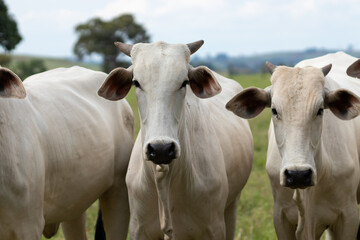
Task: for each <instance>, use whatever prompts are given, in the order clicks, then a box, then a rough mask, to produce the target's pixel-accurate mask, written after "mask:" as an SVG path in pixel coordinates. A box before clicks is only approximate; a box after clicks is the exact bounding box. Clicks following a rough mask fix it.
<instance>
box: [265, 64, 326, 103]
mask: <svg viewBox="0 0 360 240" xmlns="http://www.w3.org/2000/svg"><path fill="white" fill-rule="evenodd" d="M271 83H272V91H273V92H274V93H276V94H277V95H280V96H281V98H284V99H285V100H286V101H291V100H292V99H295V100H296V101H299V100H300V99H306V98H309V97H310V98H312V97H315V96H314V95H320V96H319V97H323V92H324V85H325V78H324V75H323V73H322V72H321V70H320V69H318V68H313V67H306V68H290V67H284V66H280V67H277V68H276V71H275V72H274V74H273V76H272V77H271Z"/></svg>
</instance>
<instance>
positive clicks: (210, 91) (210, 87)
mask: <svg viewBox="0 0 360 240" xmlns="http://www.w3.org/2000/svg"><path fill="white" fill-rule="evenodd" d="M188 77H189V84H190V87H191V90H192V91H193V93H194V94H195V95H196V96H198V97H199V98H209V97H212V96H215V95H216V94H218V93H220V92H221V86H220V84H219V83H218V81H217V80H216V78H215V76H214V74H213V73H212V72H211V70H210V69H208V68H207V67H204V66H200V67H196V68H191V69H190V70H189V73H188Z"/></svg>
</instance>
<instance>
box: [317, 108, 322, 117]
mask: <svg viewBox="0 0 360 240" xmlns="http://www.w3.org/2000/svg"><path fill="white" fill-rule="evenodd" d="M323 113H324V109H323V108H320V109H319V110H318V112H317V114H316V115H317V116H322V115H323Z"/></svg>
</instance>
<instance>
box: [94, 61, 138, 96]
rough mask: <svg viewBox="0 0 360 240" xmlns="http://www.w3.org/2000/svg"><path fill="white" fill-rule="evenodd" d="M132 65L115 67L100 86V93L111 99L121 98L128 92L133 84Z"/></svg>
mask: <svg viewBox="0 0 360 240" xmlns="http://www.w3.org/2000/svg"><path fill="white" fill-rule="evenodd" d="M132 79H133V71H132V67H129V68H128V69H125V68H121V67H119V68H115V69H114V70H112V71H111V72H110V73H109V75H108V76H107V78H106V79H105V82H104V83H103V85H102V86H101V87H100V89H99V91H98V95H99V96H101V97H103V98H106V99H108V100H111V101H116V100H120V99H122V98H124V97H126V95H127V94H128V92H129V91H130V88H131V85H132Z"/></svg>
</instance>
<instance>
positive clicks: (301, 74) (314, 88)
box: [226, 63, 360, 188]
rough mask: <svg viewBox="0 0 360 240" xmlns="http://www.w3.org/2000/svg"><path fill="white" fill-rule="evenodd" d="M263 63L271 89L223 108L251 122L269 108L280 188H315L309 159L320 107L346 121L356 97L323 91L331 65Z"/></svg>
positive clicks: (357, 107)
mask: <svg viewBox="0 0 360 240" xmlns="http://www.w3.org/2000/svg"><path fill="white" fill-rule="evenodd" d="M266 65H267V68H268V70H269V71H270V73H271V74H272V77H271V83H272V85H271V86H270V87H268V88H267V89H265V90H262V89H258V88H248V89H245V90H243V91H242V92H240V93H239V94H238V95H236V96H235V97H234V98H233V99H231V100H230V101H229V102H228V103H227V105H226V108H227V109H228V110H231V111H233V112H234V113H235V114H236V115H238V116H240V117H243V118H253V117H255V116H257V115H258V114H259V113H260V112H261V111H262V110H263V109H264V108H265V107H269V108H271V111H272V124H273V126H274V133H275V138H276V142H277V146H278V149H279V152H280V156H281V158H282V163H281V169H280V184H281V185H282V186H287V187H291V188H306V187H309V186H312V185H315V184H316V181H317V171H316V162H315V155H316V154H317V152H316V151H317V148H318V145H319V142H320V138H321V133H322V122H323V117H324V109H327V108H328V109H330V110H331V112H332V113H333V114H335V116H337V117H338V118H340V119H344V120H347V119H352V118H354V117H356V116H357V115H358V114H359V111H360V99H359V98H358V97H357V96H356V95H355V94H353V93H351V92H350V91H348V90H345V89H338V90H334V91H328V90H327V89H326V87H325V81H326V80H325V76H326V74H327V73H328V72H329V71H330V69H331V64H330V65H327V66H325V67H323V68H322V69H318V68H314V67H306V68H290V67H285V66H279V67H276V66H274V65H273V64H271V63H267V64H266ZM325 115H326V114H325Z"/></svg>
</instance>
